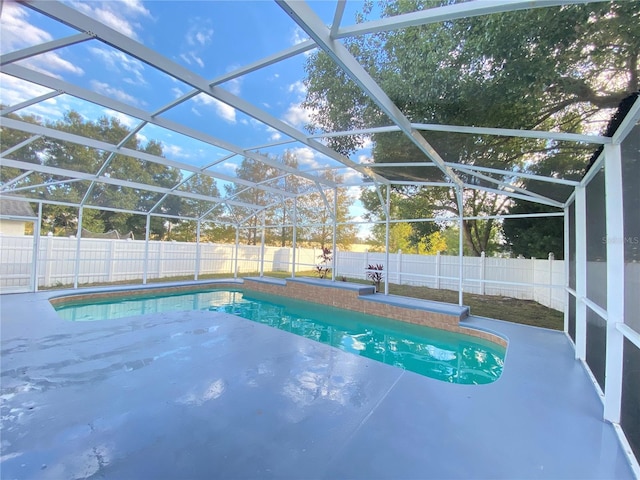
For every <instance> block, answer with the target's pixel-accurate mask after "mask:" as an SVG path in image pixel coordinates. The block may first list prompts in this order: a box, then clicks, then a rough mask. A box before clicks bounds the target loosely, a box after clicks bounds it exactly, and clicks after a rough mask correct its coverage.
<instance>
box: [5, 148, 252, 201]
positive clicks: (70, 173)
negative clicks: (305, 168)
mask: <svg viewBox="0 0 640 480" xmlns="http://www.w3.org/2000/svg"><path fill="white" fill-rule="evenodd" d="M0 165H2V166H6V167H12V168H21V169H23V170H27V169H30V170H33V171H34V172H40V173H46V174H49V175H58V176H61V177H69V178H71V179H72V180H86V181H92V180H95V178H96V177H95V175H94V174H93V173H83V172H77V171H74V170H66V169H64V168H58V167H50V166H47V165H38V164H34V163H27V162H22V161H20V160H13V159H10V158H2V161H1V162H0ZM98 181H99V182H100V183H105V184H107V185H116V186H120V187H128V188H135V189H138V190H145V191H149V192H155V193H171V194H172V195H176V196H178V197H184V198H190V199H193V200H202V201H205V202H211V203H216V202H217V203H229V204H233V205H236V206H240V207H243V208H252V207H253V206H252V205H251V204H248V203H244V202H238V201H229V200H227V199H224V198H217V197H211V196H208V195H201V194H198V193H190V192H183V191H181V190H179V191H174V192H172V191H171V189H169V188H166V187H158V186H156V185H148V184H146V183H137V182H131V181H128V180H120V179H117V178H111V177H100V178H99V180H98ZM77 205H78V206H81V205H80V204H79V203H78V204H77ZM137 213H147V212H141V211H139V212H137Z"/></svg>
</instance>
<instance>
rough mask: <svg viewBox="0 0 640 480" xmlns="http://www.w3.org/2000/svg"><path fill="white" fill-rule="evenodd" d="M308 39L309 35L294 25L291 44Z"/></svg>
mask: <svg viewBox="0 0 640 480" xmlns="http://www.w3.org/2000/svg"><path fill="white" fill-rule="evenodd" d="M305 40H309V36H308V35H307V34H306V33H305V31H304V30H302V29H301V28H300V27H298V26H296V28H295V29H294V30H293V33H292V34H291V44H292V45H298V44H299V43H302V42H304V41H305Z"/></svg>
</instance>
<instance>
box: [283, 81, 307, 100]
mask: <svg viewBox="0 0 640 480" xmlns="http://www.w3.org/2000/svg"><path fill="white" fill-rule="evenodd" d="M287 90H288V91H289V93H297V94H298V95H300V96H301V97H304V96H305V95H306V94H307V86H306V85H305V84H304V82H303V81H302V80H298V81H296V82H294V83H292V84H291V85H289V86H288V87H287Z"/></svg>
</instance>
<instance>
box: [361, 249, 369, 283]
mask: <svg viewBox="0 0 640 480" xmlns="http://www.w3.org/2000/svg"><path fill="white" fill-rule="evenodd" d="M367 268H369V249H368V248H367V249H366V250H365V251H364V268H363V269H362V271H363V272H364V278H365V280H366V279H367Z"/></svg>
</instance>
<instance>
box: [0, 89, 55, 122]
mask: <svg viewBox="0 0 640 480" xmlns="http://www.w3.org/2000/svg"><path fill="white" fill-rule="evenodd" d="M61 93H62V92H56V91H52V92H48V93H45V94H44V95H40V96H39V97H35V98H31V99H29V100H25V101H24V102H20V103H16V104H15V105H11V106H10V107H7V108H5V109H4V110H1V111H0V117H4V116H6V115H9V114H10V113H13V112H16V111H18V110H22V109H23V108H27V107H30V106H31V105H35V104H36V103H40V102H44V101H45V100H49V99H50V98H53V97H57V96H58V95H60V94H61Z"/></svg>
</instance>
